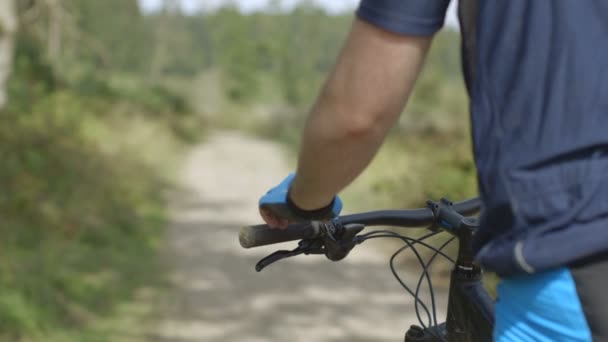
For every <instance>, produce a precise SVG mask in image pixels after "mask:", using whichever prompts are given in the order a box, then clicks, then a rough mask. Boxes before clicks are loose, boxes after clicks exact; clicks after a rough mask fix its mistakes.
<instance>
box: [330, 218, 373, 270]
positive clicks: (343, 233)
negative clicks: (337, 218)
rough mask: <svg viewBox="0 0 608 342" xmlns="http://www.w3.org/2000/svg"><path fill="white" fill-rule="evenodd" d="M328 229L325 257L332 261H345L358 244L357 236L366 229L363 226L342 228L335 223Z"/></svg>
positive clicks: (353, 225) (350, 225)
mask: <svg viewBox="0 0 608 342" xmlns="http://www.w3.org/2000/svg"><path fill="white" fill-rule="evenodd" d="M326 227H327V228H326V233H325V236H324V239H323V240H324V243H325V256H327V258H328V259H329V260H331V261H339V260H342V259H344V258H345V257H346V256H347V255H348V253H350V251H351V250H352V249H353V248H354V247H355V245H357V243H358V242H357V240H355V236H357V234H359V233H360V232H361V231H362V230H363V228H365V226H364V225H362V224H348V225H345V226H342V225H336V224H334V223H331V224H328V225H327V226H326Z"/></svg>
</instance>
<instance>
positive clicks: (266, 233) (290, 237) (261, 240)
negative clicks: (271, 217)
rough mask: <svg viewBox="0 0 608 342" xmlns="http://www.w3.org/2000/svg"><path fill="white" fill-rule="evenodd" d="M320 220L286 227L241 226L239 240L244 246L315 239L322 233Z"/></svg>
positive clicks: (251, 246)
mask: <svg viewBox="0 0 608 342" xmlns="http://www.w3.org/2000/svg"><path fill="white" fill-rule="evenodd" d="M321 224H322V223H320V222H308V223H298V224H292V225H289V226H288V227H287V228H286V229H276V228H270V227H269V226H268V225H265V224H262V225H257V226H247V227H243V228H241V231H240V232H239V242H240V243H241V246H242V247H243V248H253V247H260V246H266V245H272V244H275V243H280V242H287V241H294V240H302V239H314V238H316V237H319V236H320V235H321V234H322V230H321Z"/></svg>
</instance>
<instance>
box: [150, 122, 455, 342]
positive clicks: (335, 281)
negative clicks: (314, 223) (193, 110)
mask: <svg viewBox="0 0 608 342" xmlns="http://www.w3.org/2000/svg"><path fill="white" fill-rule="evenodd" d="M286 164H287V163H286V158H285V156H284V154H283V152H282V151H281V149H280V148H279V147H278V146H277V145H275V144H273V143H269V142H264V141H260V140H257V139H253V138H249V137H245V136H243V135H240V134H237V133H218V134H216V135H214V136H212V137H211V138H210V140H209V141H208V142H207V143H205V144H203V145H201V146H199V147H197V148H195V149H194V150H193V151H192V153H191V155H190V156H189V158H188V160H187V163H186V164H185V165H184V167H183V173H182V180H183V187H184V189H187V190H184V191H182V192H180V193H179V194H176V195H174V196H173V197H174V198H173V200H172V208H171V212H172V222H171V227H170V231H169V243H168V245H169V246H168V249H169V250H168V252H167V258H168V262H169V264H170V271H171V275H170V279H171V283H172V290H171V293H170V294H169V295H168V298H167V300H166V305H164V307H163V309H162V310H163V318H162V320H161V322H160V324H159V325H158V326H157V327H156V328H155V329H157V332H156V333H154V334H153V335H154V337H153V340H155V341H163V342H164V341H175V342H178V341H179V342H194V341H209V342H215V341H222V342H226V341H228V342H262V341H280V342H282V341H290V342H291V341H293V342H298V341H332V342H334V341H335V342H337V341H350V342H355V341H402V340H403V334H404V332H405V330H406V329H407V327H409V325H410V324H413V323H414V322H416V319H415V315H414V313H413V305H412V303H413V300H412V299H411V298H410V297H409V296H408V295H407V294H406V293H405V292H404V291H403V290H402V289H401V287H400V286H399V285H398V283H397V282H396V281H395V280H394V278H393V277H392V275H391V273H390V270H389V268H388V266H387V261H388V260H387V258H386V256H385V255H384V254H383V253H379V252H378V248H379V246H374V245H373V243H372V242H370V243H369V244H368V245H365V246H362V247H359V248H358V249H356V250H354V251H353V253H352V254H351V256H349V258H347V260H345V261H342V262H340V263H332V262H330V261H328V260H326V259H324V258H323V257H320V256H303V257H300V258H295V259H291V260H287V261H283V262H279V263H277V264H274V265H272V266H270V267H269V268H267V269H266V270H264V271H263V272H261V273H256V272H255V270H254V265H255V263H256V262H257V261H258V260H259V259H260V258H261V257H263V256H265V255H266V254H268V253H270V252H272V251H274V250H275V249H277V248H276V246H275V247H274V248H260V249H256V250H244V249H241V248H240V246H239V244H238V231H239V229H240V227H241V226H243V225H248V224H255V223H259V222H260V219H259V217H258V215H257V207H256V203H257V200H258V198H259V196H260V195H261V194H262V193H263V192H264V191H266V190H267V189H268V188H269V187H270V186H272V185H274V184H275V183H277V182H278V181H280V180H281V179H282V178H283V177H285V175H286V174H287V173H288V172H289V170H288V167H287V165H286ZM292 246H293V244H288V245H287V246H280V247H282V248H291V247H292ZM419 271H420V270H416V274H418V273H419ZM439 302H440V303H445V295H441V296H440V300H439ZM440 307H443V305H440ZM440 314H441V315H442V312H440ZM439 317H441V316H439Z"/></svg>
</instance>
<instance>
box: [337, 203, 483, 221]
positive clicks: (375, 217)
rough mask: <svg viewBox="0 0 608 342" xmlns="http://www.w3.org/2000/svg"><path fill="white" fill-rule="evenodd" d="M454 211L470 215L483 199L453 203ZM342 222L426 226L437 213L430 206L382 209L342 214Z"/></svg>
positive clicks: (477, 209) (476, 210) (476, 211)
mask: <svg viewBox="0 0 608 342" xmlns="http://www.w3.org/2000/svg"><path fill="white" fill-rule="evenodd" d="M451 207H452V209H453V211H455V212H457V213H459V214H461V215H465V216H469V215H474V214H476V213H478V212H479V208H480V207H481V201H480V200H479V198H472V199H469V200H466V201H463V202H460V203H456V204H453V205H452V206H451ZM338 219H339V220H340V222H342V224H351V223H359V224H362V225H364V226H393V227H411V228H413V227H426V226H428V225H430V224H433V223H434V222H435V220H436V216H435V213H434V212H433V210H431V209H429V208H424V209H413V210H382V211H372V212H368V213H362V214H353V215H345V216H340V217H339V218H338Z"/></svg>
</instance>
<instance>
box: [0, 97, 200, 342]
mask: <svg viewBox="0 0 608 342" xmlns="http://www.w3.org/2000/svg"><path fill="white" fill-rule="evenodd" d="M171 120H175V121H179V120H181V119H180V118H175V117H172V116H171V115H169V114H168V113H165V114H163V115H152V116H151V113H150V112H149V109H148V108H146V107H145V106H142V105H138V104H137V103H136V102H134V101H132V100H117V101H114V102H110V101H107V100H105V99H99V98H95V97H93V98H87V97H83V96H82V95H75V94H73V93H71V92H70V91H69V90H66V91H59V92H55V93H53V94H50V95H48V96H47V97H45V98H44V99H42V100H41V101H39V102H37V103H35V104H34V106H33V107H32V109H31V112H21V113H12V112H7V113H3V115H2V116H0V159H1V160H2V161H3V163H2V167H0V186H1V187H2V190H3V191H2V192H1V193H0V218H1V221H0V222H1V224H0V234H1V235H2V237H3V238H2V239H1V240H0V288H2V291H0V340H3V341H4V340H7V341H108V340H112V341H117V340H118V341H120V340H125V341H127V340H128V341H134V340H138V339H140V340H144V339H145V331H142V329H141V328H139V327H144V326H146V324H149V322H147V320H148V318H149V316H150V315H151V314H152V310H153V308H152V305H151V303H153V302H154V296H155V293H156V291H157V290H158V289H159V288H161V287H162V284H163V275H162V268H161V267H160V260H159V259H158V254H159V253H158V251H159V248H160V245H161V243H162V236H163V228H164V226H165V223H166V213H165V209H164V208H165V205H164V199H163V197H162V192H163V191H164V190H165V189H167V187H168V186H170V176H168V175H170V174H171V173H172V172H173V171H174V170H173V168H174V167H173V165H176V164H177V161H178V160H179V156H180V153H179V151H180V150H181V149H182V147H183V146H184V144H185V142H184V137H183V136H181V135H180V134H179V131H176V130H175V129H174V128H175V126H174V125H171ZM179 124H181V123H179ZM179 124H178V125H179ZM198 127H200V125H199V126H198ZM118 323H120V324H118Z"/></svg>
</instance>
